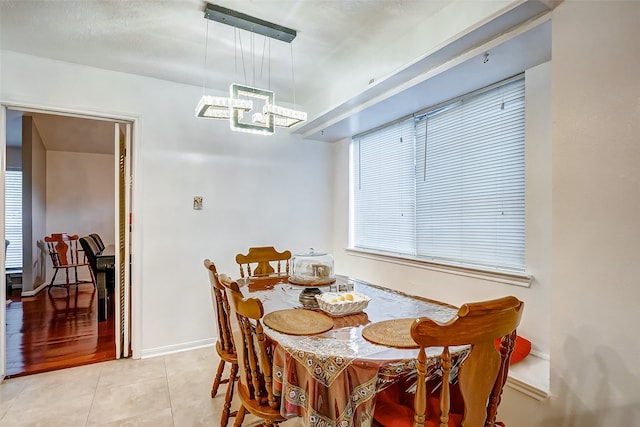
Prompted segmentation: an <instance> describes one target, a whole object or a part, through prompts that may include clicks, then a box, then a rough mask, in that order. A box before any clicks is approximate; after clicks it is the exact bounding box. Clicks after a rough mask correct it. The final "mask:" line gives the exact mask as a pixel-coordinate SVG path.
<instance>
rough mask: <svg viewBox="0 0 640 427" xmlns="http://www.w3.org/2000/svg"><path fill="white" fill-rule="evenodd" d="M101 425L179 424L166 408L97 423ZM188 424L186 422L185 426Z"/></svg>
mask: <svg viewBox="0 0 640 427" xmlns="http://www.w3.org/2000/svg"><path fill="white" fill-rule="evenodd" d="M96 425H99V426H100V427H173V426H174V425H175V426H178V424H174V423H173V416H172V413H171V409H169V408H166V409H164V410H162V411H159V412H157V413H153V414H144V415H139V416H135V417H131V418H127V419H124V420H118V421H113V422H110V423H105V424H96ZM186 426H187V425H186V424H185V427H186Z"/></svg>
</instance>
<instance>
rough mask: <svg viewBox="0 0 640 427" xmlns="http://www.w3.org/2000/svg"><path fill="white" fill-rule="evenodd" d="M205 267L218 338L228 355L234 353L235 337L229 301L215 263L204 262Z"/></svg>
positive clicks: (206, 260)
mask: <svg viewBox="0 0 640 427" xmlns="http://www.w3.org/2000/svg"><path fill="white" fill-rule="evenodd" d="M204 266H205V268H206V269H207V271H208V272H209V281H210V283H211V297H212V302H213V306H214V308H215V313H216V324H217V327H218V337H219V340H220V345H221V346H222V349H223V350H224V351H226V352H227V353H234V352H235V348H234V345H233V337H232V336H231V326H230V322H231V319H230V317H229V314H230V311H231V308H230V306H229V300H228V299H227V294H226V292H225V288H224V286H223V285H222V284H221V283H220V280H219V279H218V271H217V269H216V266H215V264H214V263H212V262H211V261H210V260H208V259H205V260H204Z"/></svg>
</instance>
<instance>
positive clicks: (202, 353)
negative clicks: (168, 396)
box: [164, 346, 219, 381]
mask: <svg viewBox="0 0 640 427" xmlns="http://www.w3.org/2000/svg"><path fill="white" fill-rule="evenodd" d="M218 360H219V359H218V355H217V353H216V350H215V348H214V347H213V346H210V347H204V348H198V349H195V350H190V351H183V352H180V353H174V354H169V355H167V356H164V361H165V365H166V367H167V376H168V377H171V376H173V375H178V376H182V375H185V373H188V372H199V373H200V374H201V375H209V376H211V381H213V377H214V376H215V372H216V368H217V367H218Z"/></svg>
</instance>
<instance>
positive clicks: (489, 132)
mask: <svg viewBox="0 0 640 427" xmlns="http://www.w3.org/2000/svg"><path fill="white" fill-rule="evenodd" d="M524 119H525V117H524V78H522V77H520V78H518V79H516V80H515V81H509V82H507V83H504V84H501V85H498V86H496V87H492V88H490V89H487V90H483V91H479V92H477V93H473V94H470V95H468V96H465V97H462V98H461V99H457V100H455V101H452V102H450V103H447V104H446V105H444V106H441V107H439V108H437V109H434V110H431V111H428V112H426V113H420V114H417V115H415V117H410V118H407V119H404V120H401V121H399V122H396V123H394V124H391V125H388V126H384V127H382V128H380V129H378V130H375V131H373V132H371V133H368V134H365V135H363V136H360V137H354V138H353V139H352V141H351V147H350V148H351V150H350V152H351V178H352V188H351V195H352V207H351V208H352V218H351V221H352V229H351V247H352V248H354V249H362V250H372V251H379V252H388V253H393V254H399V255H403V256H407V257H408V258H417V259H422V260H429V261H433V262H440V263H448V264H455V265H465V266H469V267H473V268H483V269H490V270H499V271H517V272H522V271H524V190H525V188H524V165H525V163H524Z"/></svg>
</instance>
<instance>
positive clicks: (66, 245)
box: [44, 233, 96, 293]
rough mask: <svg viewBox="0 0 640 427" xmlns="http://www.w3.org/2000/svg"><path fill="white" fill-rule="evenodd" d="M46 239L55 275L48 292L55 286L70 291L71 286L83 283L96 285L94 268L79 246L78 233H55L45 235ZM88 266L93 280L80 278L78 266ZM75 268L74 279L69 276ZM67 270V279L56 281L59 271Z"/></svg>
mask: <svg viewBox="0 0 640 427" xmlns="http://www.w3.org/2000/svg"><path fill="white" fill-rule="evenodd" d="M44 241H45V243H46V245H47V251H48V252H49V256H50V257H51V263H52V264H53V269H54V272H53V277H52V278H51V282H50V283H49V286H48V288H49V290H48V292H49V293H51V288H52V287H54V286H60V287H63V288H66V289H67V292H69V286H71V285H76V287H77V286H78V285H79V284H81V283H92V284H93V287H94V288H95V287H96V279H95V276H94V274H93V270H92V269H91V266H90V265H89V262H88V261H87V259H86V257H85V256H84V254H82V255H81V252H82V251H81V250H80V248H79V238H78V235H76V234H74V235H69V234H67V233H53V234H51V236H45V238H44ZM80 267H87V269H88V270H89V275H90V277H91V280H79V279H78V268H80ZM70 269H71V270H73V273H74V279H73V280H72V279H71V278H70V277H69V270H70ZM60 270H65V273H66V281H65V283H55V280H56V276H57V275H58V271H60Z"/></svg>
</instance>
